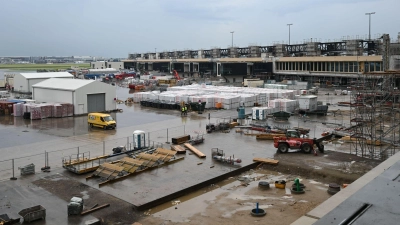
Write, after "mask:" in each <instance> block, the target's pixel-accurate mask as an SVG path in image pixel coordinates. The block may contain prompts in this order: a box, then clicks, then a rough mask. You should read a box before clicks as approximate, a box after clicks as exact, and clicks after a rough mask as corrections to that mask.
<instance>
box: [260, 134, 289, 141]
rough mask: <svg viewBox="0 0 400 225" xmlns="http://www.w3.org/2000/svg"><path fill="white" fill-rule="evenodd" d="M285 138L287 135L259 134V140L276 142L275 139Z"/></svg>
mask: <svg viewBox="0 0 400 225" xmlns="http://www.w3.org/2000/svg"><path fill="white" fill-rule="evenodd" d="M279 136H285V134H257V135H256V139H257V140H274V137H279Z"/></svg>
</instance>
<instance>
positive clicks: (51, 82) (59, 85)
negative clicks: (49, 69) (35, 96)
mask: <svg viewBox="0 0 400 225" xmlns="http://www.w3.org/2000/svg"><path fill="white" fill-rule="evenodd" d="M92 82H98V81H95V80H81V79H65V78H50V79H47V80H44V81H42V82H40V83H37V84H34V85H32V87H34V88H46V89H59V90H69V91H74V90H76V89H79V88H81V87H83V86H85V85H88V84H90V83H92Z"/></svg>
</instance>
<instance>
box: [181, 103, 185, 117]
mask: <svg viewBox="0 0 400 225" xmlns="http://www.w3.org/2000/svg"><path fill="white" fill-rule="evenodd" d="M185 108H186V106H185V105H183V106H182V107H181V116H183V115H185Z"/></svg>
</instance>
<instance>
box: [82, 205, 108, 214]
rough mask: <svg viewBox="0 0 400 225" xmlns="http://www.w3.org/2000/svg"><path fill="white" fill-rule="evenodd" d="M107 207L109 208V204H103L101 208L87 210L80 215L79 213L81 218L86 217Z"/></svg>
mask: <svg viewBox="0 0 400 225" xmlns="http://www.w3.org/2000/svg"><path fill="white" fill-rule="evenodd" d="M108 206H110V204H104V205H101V206H97V207H96V208H93V209H89V210H87V211H84V212H82V213H81V216H83V215H86V214H89V213H91V212H94V211H96V210H99V209H102V208H105V207H108Z"/></svg>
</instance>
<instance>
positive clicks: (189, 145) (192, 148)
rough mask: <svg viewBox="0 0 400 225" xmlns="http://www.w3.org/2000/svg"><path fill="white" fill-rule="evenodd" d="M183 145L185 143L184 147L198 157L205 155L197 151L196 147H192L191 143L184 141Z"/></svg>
mask: <svg viewBox="0 0 400 225" xmlns="http://www.w3.org/2000/svg"><path fill="white" fill-rule="evenodd" d="M184 145H185V147H186V148H188V149H189V150H190V151H192V152H193V153H194V154H196V155H197V156H198V157H200V158H205V157H206V155H205V154H204V153H202V152H201V151H199V150H198V149H197V148H195V147H193V146H192V145H191V144H189V143H185V144H184Z"/></svg>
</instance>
